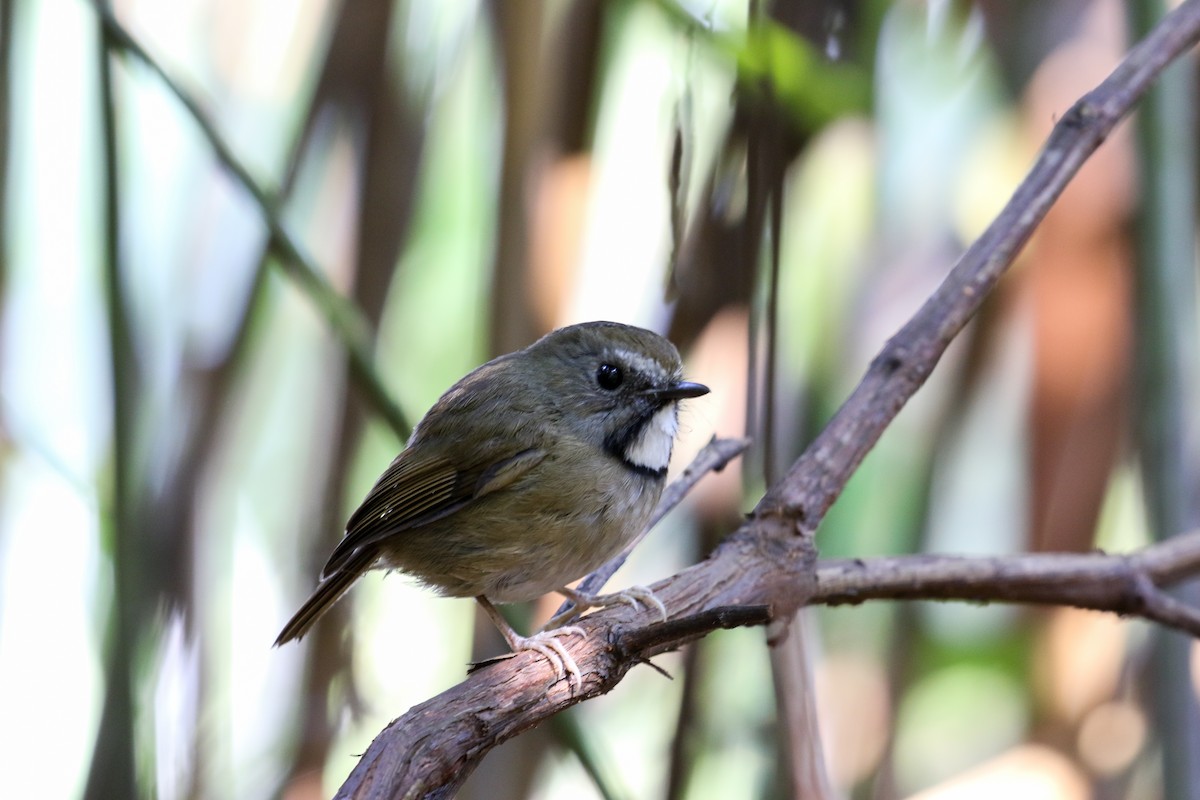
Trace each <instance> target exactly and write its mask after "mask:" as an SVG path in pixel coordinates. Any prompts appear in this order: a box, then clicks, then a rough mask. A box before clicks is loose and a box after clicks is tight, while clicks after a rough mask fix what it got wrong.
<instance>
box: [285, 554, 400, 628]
mask: <svg viewBox="0 0 1200 800" xmlns="http://www.w3.org/2000/svg"><path fill="white" fill-rule="evenodd" d="M376 555H377V554H376V553H375V552H374V548H370V547H364V548H362V549H361V550H359V551H358V552H357V553H355V554H354V555H353V556H351V557H350V558H349V559H348V560H347V561H346V562H345V563H344V564H342V565H341V566H340V567H339V568H338V570H337V571H336V572H334V573H333V574H332V575H330V576H329V577H328V578H326V579H325V580H323V581H321V583H320V584H319V585H318V586H317V588H316V589H314V590H313V593H312V596H311V597H309V598H308V599H307V600H305V601H304V605H302V606H300V610H299V611H297V612H296V613H295V614H294V615H293V616H292V618H291V619H290V620H288V624H287V625H284V626H283V630H282V631H280V632H279V638H277V639H276V640H275V647H279V646H280V645H281V644H286V643H288V642H290V641H292V640H293V639H299V638H300V637H301V636H303V635H304V634H306V633H308V629H309V628H311V627H312V626H313V624H314V623H315V622H316V621H317V620H318V619H320V618H321V615H322V614H324V613H325V612H326V611H328V610H329V609H330V607H332V606H333V604H334V603H336V602H337V601H338V600H339V599H340V598H341V596H342V595H344V594H345V593H346V590H347V589H349V588H350V585H351V584H352V583H354V581H356V580H358V577H359V576H360V575H362V574H363V573H364V572H366V571H367V570H368V569H369V568H370V567H371V565H372V564H373V563H374V562H375V558H376Z"/></svg>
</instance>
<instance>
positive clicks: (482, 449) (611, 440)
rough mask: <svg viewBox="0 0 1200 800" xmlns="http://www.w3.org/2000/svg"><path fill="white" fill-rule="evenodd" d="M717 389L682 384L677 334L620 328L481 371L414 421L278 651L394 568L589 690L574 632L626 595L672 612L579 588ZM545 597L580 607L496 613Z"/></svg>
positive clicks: (555, 341)
mask: <svg viewBox="0 0 1200 800" xmlns="http://www.w3.org/2000/svg"><path fill="white" fill-rule="evenodd" d="M708 391H709V389H708V387H706V386H704V385H702V384H699V383H694V382H691V381H686V380H684V379H683V364H682V361H681V359H680V356H679V352H678V351H677V350H676V348H675V346H674V345H673V344H671V342H670V341H668V340H667V339H665V338H664V337H662V336H660V335H658V334H656V333H654V332H652V331H649V330H645V329H643V328H638V327H634V326H631V325H625V324H621V323H616V322H587V323H582V324H577V325H570V326H567V327H564V328H559V329H558V330H555V331H552V332H550V333H548V334H546V335H545V336H543V337H542V338H540V339H538V340H537V341H536V342H534V343H533V344H531V345H529V346H528V347H526V348H524V349H523V350H518V351H516V352H513V353H509V354H507V355H503V356H500V357H498V358H495V359H493V360H491V361H489V362H487V363H486V364H484V365H482V366H480V367H478V368H476V369H475V370H473V371H472V372H470V373H468V374H467V375H466V376H465V377H463V378H462V379H461V380H459V381H458V382H457V383H455V384H454V385H453V386H452V387H450V389H448V390H447V391H446V392H445V394H443V395H442V396H441V398H440V399H439V400H438V401H437V402H436V403H435V404H434V405H433V406H432V407H431V408H430V409H429V411H428V412H427V413H426V414H425V416H424V417H423V418H422V419H421V421H420V422H419V423H418V424H417V425H416V426H415V427H414V429H413V431H412V435H411V436H410V437H409V440H408V442H407V444H406V446H405V448H404V449H403V450H402V451H401V452H400V454H399V455H398V456H396V458H395V459H394V460H393V461H392V463H391V464H390V465H389V466H388V468H387V469H386V470H385V471H384V473H383V474H382V475H381V476H380V478H379V480H378V481H377V482H376V483H375V485H374V487H373V488H372V489H371V490H370V492H368V493H367V496H366V498H365V499H364V500H363V502H362V504H361V505H360V506H359V508H358V509H357V510H356V511H355V512H354V513H353V514H352V515H351V516H350V519H349V521H348V522H347V524H346V530H345V535H344V536H343V537H342V539H341V541H340V542H339V543H338V544H337V546H336V547H335V548H334V549H333V552H332V554H331V555H330V556H329V560H328V561H327V562H326V564H325V567H324V569H323V570H322V572H321V578H320V582H319V583H318V585H317V587H316V589H315V590H314V591H313V592H312V594H311V596H310V597H309V598H308V600H307V601H306V602H305V603H304V604H303V605H302V606H301V607H300V609H299V610H298V611H297V612H296V613H295V615H293V616H292V618H291V619H290V620H289V621H288V622H287V624H286V625H285V626H284V627H283V630H282V631H281V632H280V634H279V636H278V638H277V639H276V640H275V646H280V645H282V644H285V643H286V642H289V641H292V640H294V639H299V638H300V637H302V636H303V635H304V634H305V633H306V632H307V631H308V630H309V629H310V628H311V627H312V625H313V624H314V623H315V622H316V621H317V620H318V619H319V618H320V617H321V615H322V614H324V613H325V612H326V611H327V610H328V609H329V608H330V607H331V606H332V605H333V604H334V603H335V602H337V600H338V599H340V598H341V597H342V596H343V595H344V594H345V593H346V591H347V590H348V589H349V588H350V586H351V585H352V584H354V583H355V581H357V580H358V578H359V577H361V576H362V575H363V574H364V573H366V572H367V571H369V570H372V569H384V570H397V571H400V572H402V573H405V574H407V575H410V576H412V577H414V578H415V579H416V580H417V581H418V582H419V583H421V584H423V585H424V586H426V587H429V588H431V589H433V590H434V591H436V592H438V593H440V594H442V595H445V596H449V597H473V598H474V599H475V600H476V601H477V602H478V604H479V605H480V607H481V608H482V609H483V610H484V612H485V613H486V614H487V615H488V617H489V618H490V619H491V620H492V622H493V623H494V624H495V625H496V627H497V628H498V629H499V630H500V633H501V634H502V635H503V636H504V639H505V641H506V642H507V644H508V646H509V648H510V649H511V651H512V652H513V653H518V652H521V651H524V650H533V651H536V652H538V653H541V654H542V655H543V656H544V657H545V658H546V659H548V660H549V661H550V662H551V664H552V665H553V666H554V667H555V669H556V671H557V674H558V678H559V679H562V678H564V677H565V678H568V679H569V681H570V682H571V684H572V685H581V682H582V677H581V675H580V672H579V669H578V666H577V665H576V663H575V661H574V659H573V658H572V657H571V656H570V654H569V653H568V652H567V650H566V649H565V647H563V645H562V643H561V642H560V641H559V640H560V638H562V637H564V636H583V635H584V634H583V631H582V629H580V628H579V627H577V626H567V625H563V624H562V623H564V622H567V621H570V620H571V619H572V618H573V617H574V616H575V615H576V614H578V613H580V612H582V611H583V610H585V609H587V608H592V607H596V606H607V605H613V604H615V603H620V602H629V603H633V604H635V605H637V604H638V603H639V601H641V602H647V603H649V604H651V605H654V606H656V607H657V608H658V609H659V611H660V613H661V615H662V616H663V618H664V619H665V618H666V611H665V609H664V608H663V607H662V604H661V603H660V602H659V601H658V600H657V598H655V597H654V596H653V594H652V593H650V592H649V591H648V590H645V589H641V588H639V587H635V588H634V589H631V590H627V591H626V592H618V593H615V594H611V595H585V594H582V593H580V592H577V591H575V590H572V589H569V588H568V584H569V583H571V582H573V581H575V580H577V579H578V578H581V577H583V576H584V575H586V574H588V573H589V572H591V571H592V570H594V569H596V568H598V567H600V566H602V565H603V564H604V563H606V562H607V561H608V560H609V559H611V558H612V557H613V556H615V555H617V554H618V553H619V552H621V551H622V550H623V549H624V548H625V546H626V545H627V544H629V543H630V542H631V541H632V540H633V539H634V538H635V537H637V535H638V534H640V533H641V531H642V529H643V528H644V526H645V525H646V523H647V521H648V519H649V517H650V515H651V513H652V512H653V510H654V507H655V505H656V504H657V503H658V500H659V497H660V495H661V493H662V489H663V486H664V484H665V482H666V475H667V465H668V463H669V461H670V458H671V451H672V448H673V446H674V442H675V437H676V433H677V431H678V411H679V404H680V401H682V400H685V399H690V398H695V397H700V396H702V395H705V394H707V393H708ZM549 592H557V593H560V594H562V595H564V596H565V597H567V598H569V599H571V600H572V601H573V602H574V604H575V607H574V610H573V613H571V614H568V615H560V616H559V617H556V618H555V619H554V620H551V622H550V623H549V624H548V626H547V627H546V628H543V629H542V630H541V631H539V632H537V633H535V634H533V635H531V636H522V635H520V634H518V633H517V632H516V631H515V630H514V629H513V628H512V626H511V625H509V624H508V623H507V622H506V621H505V619H504V618H503V617H502V616H501V615H500V613H499V612H498V611H497V609H496V607H495V605H494V604H496V603H515V602H525V601H529V600H533V599H536V598H538V597H541V596H542V595H544V594H547V593H549Z"/></svg>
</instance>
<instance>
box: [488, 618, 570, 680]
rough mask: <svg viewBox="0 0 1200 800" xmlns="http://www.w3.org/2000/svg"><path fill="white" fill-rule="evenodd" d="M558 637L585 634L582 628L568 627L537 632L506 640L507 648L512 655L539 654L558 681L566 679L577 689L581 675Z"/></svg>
mask: <svg viewBox="0 0 1200 800" xmlns="http://www.w3.org/2000/svg"><path fill="white" fill-rule="evenodd" d="M560 636H586V634H585V633H584V632H583V628H580V627H578V626H575V625H568V626H567V627H565V628H556V629H554V630H552V631H538V632H537V633H535V634H534V635H532V636H514V637H512V638H509V639H508V646H509V647H511V648H512V651H513V653H514V654H515V653H520V652H522V651H524V650H532V651H533V652H535V653H541V654H542V656H543V657H545V659H546V660H547V661H549V662H550V665H551V666H552V667H554V670H555V672H556V673H557V674H558V679H559V680H560V681H561V680H562V679H563V678H566V679H567V681H568V682H569V683H570V684H571V685H572V686H573V687H574V688H576V689H579V688H581V687H582V686H583V673H581V672H580V671H579V665H578V664H576V663H575V659H574V658H572V657H571V654H570V653H568V652H567V648H565V647H563V644H562V642H560V641H559V640H558V637H560ZM505 638H508V637H505Z"/></svg>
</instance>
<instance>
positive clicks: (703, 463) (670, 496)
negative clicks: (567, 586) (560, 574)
mask: <svg viewBox="0 0 1200 800" xmlns="http://www.w3.org/2000/svg"><path fill="white" fill-rule="evenodd" d="M749 446H750V440H749V439H718V438H717V437H716V436H714V437H713V438H712V439H710V440H709V442H708V444H706V445H704V447H703V448H701V450H700V452H699V453H697V454H696V457H695V458H693V459H692V463H690V464H688V465H687V467H686V468H685V469H684V470H683V472H682V473H681V474H680V475H679V477H678V478H676V479H675V480H673V481H671V485H670V486H668V487H667V488H666V489H664V490H663V494H662V497H661V498H659V501H658V506H657V507H655V509H654V513H653V514H651V515H650V521H649V522H647V523H646V529H645V530H643V531H642V532H641V533H640V534H638V537H637V538H636V539H634V540H633V541H632V542H630V543H629V544H628V545H626V547H625V549H624V550H622V551H621V552H620V553H619V554H617V555H616V556H615V557H614V558H613V559H612V560H611V561H609V562H608V563H607V564H605V565H604V566H603V567H600V569H598V570H596V571H595V572H593V573H592V574H591V575H588V576H587V577H586V578H584V579H583V580H582V581H580V582H579V586H578V590H579V591H580V592H583V593H584V594H596V593H598V592H599V591H600V589H602V588H603V587H604V584H606V583H608V581H609V579H610V578H612V576H613V575H614V574H615V573H616V571H617V570H619V569H620V568H621V567H622V566H624V564H625V560H626V559H628V558H629V554H630V553H632V552H633V550H634V548H635V547H637V546H638V545H639V544H640V543H641V541H642V539H645V538H646V534H648V533H649V532H650V531H651V530H652V529H653V528H654V526H655V525H657V524H658V523H659V522H660V521H662V518H663V517H665V516H666V515H667V514H669V513H670V512H671V510H672V509H673V508H675V506H677V505H679V504H680V503H681V502H683V498H684V497H686V496H687V493H688V492H690V491H691V490H692V488H693V487H695V485H696V484H697V483H699V482H700V479H701V478H703V477H704V476H705V475H707V474H708V473H710V472H720V471H721V470H723V469H725V466H726V465H727V464H729V462H730V461H733V460H734V459H735V458H737V457H738V456H740V455H741V454H742V453H744V452H746V448H747V447H749ZM574 606H575V604H574V603H572V602H571V601H570V600H568V601H566V602H564V603H563V604H562V605H560V606H559V607H558V610H557V611H555V612H554V614H553V616H552V618H553V617H557V616H559V615H560V614H563V613H565V612H566V611H567V610H568V609H570V608H573V607H574Z"/></svg>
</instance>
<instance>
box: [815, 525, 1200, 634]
mask: <svg viewBox="0 0 1200 800" xmlns="http://www.w3.org/2000/svg"><path fill="white" fill-rule="evenodd" d="M1189 572H1190V574H1192V575H1194V574H1196V573H1197V572H1200V531H1198V532H1192V533H1189V534H1186V535H1183V536H1176V537H1172V538H1171V539H1170V540H1167V541H1165V542H1162V543H1159V544H1155V545H1151V546H1150V547H1147V548H1146V549H1144V550H1141V551H1139V552H1137V553H1133V554H1131V555H1107V554H1104V553H1083V554H1080V553H1038V554H1031V555H1019V556H993V557H960V556H937V555H912V556H891V557H887V558H875V559H857V558H856V559H839V560H836V561H822V562H820V563H819V564H818V565H817V589H816V591H815V592H814V594H813V596H812V598H810V602H812V603H817V604H824V605H844V604H847V603H861V602H863V601H865V600H882V599H886V600H966V601H969V602H976V603H991V602H998V603H1036V604H1043V605H1045V604H1052V605H1063V606H1075V607H1077V608H1089V609H1093V610H1095V611H1110V612H1113V613H1116V614H1120V615H1122V616H1133V617H1142V618H1144V619H1148V620H1151V621H1153V622H1158V623H1160V624H1162V625H1165V626H1167V627H1169V628H1174V629H1177V630H1180V631H1183V632H1185V633H1189V634H1191V635H1192V636H1195V637H1197V638H1200V609H1195V608H1192V607H1190V606H1187V605H1185V604H1183V603H1180V602H1179V601H1177V600H1175V599H1174V598H1172V597H1170V596H1169V595H1168V594H1166V593H1165V592H1164V591H1163V587H1164V586H1167V585H1170V584H1171V583H1174V582H1175V581H1177V580H1179V579H1181V578H1183V577H1185V576H1187V575H1189Z"/></svg>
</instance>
